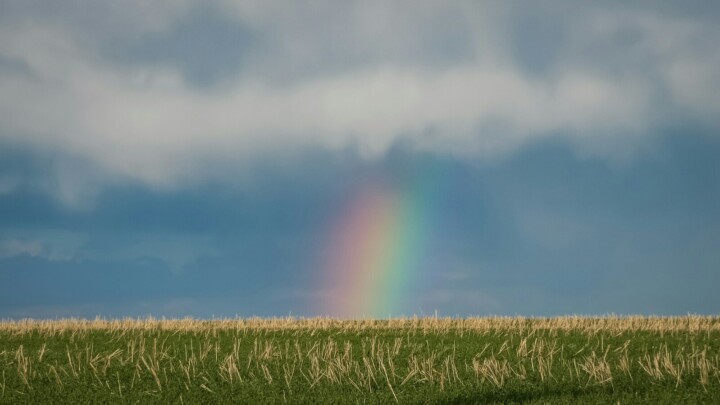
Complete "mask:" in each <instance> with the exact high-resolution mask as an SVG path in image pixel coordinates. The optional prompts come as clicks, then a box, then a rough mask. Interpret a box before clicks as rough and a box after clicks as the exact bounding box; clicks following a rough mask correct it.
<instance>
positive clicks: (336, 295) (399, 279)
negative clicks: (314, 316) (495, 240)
mask: <svg viewBox="0 0 720 405" xmlns="http://www.w3.org/2000/svg"><path fill="white" fill-rule="evenodd" d="M433 185H434V181H433V179H432V178H431V177H425V178H421V179H420V180H419V181H414V182H411V184H407V185H405V187H397V186H393V185H392V184H389V183H388V182H386V181H381V180H375V181H368V182H366V183H364V184H363V185H361V186H360V187H358V188H357V189H356V190H355V192H354V193H353V195H352V198H350V201H349V202H348V203H347V204H345V205H344V206H343V207H342V209H340V212H339V215H337V218H335V220H334V221H333V222H332V225H331V227H330V230H329V232H328V243H327V247H328V248H327V250H326V254H325V259H324V264H323V266H324V271H323V274H324V275H323V277H324V282H325V287H326V290H325V291H326V292H327V293H326V294H325V295H324V299H323V300H322V301H323V302H322V308H320V313H323V314H326V315H331V316H337V317H345V318H385V317H390V316H398V315H402V313H401V312H402V311H404V310H406V309H407V308H408V305H409V304H410V307H412V304H413V303H411V302H407V301H408V294H409V293H411V292H412V290H413V287H416V282H417V280H418V279H419V278H420V276H421V274H419V273H420V272H421V268H422V266H423V264H424V258H425V254H426V251H427V250H428V249H427V248H428V246H427V242H428V240H429V239H428V236H429V235H430V233H431V231H432V229H431V225H432V222H433V221H432V219H433V215H432V213H433V207H432V206H433V203H434V201H435V200H436V198H435V197H436V195H437V193H436V192H435V191H436V190H435V187H433Z"/></svg>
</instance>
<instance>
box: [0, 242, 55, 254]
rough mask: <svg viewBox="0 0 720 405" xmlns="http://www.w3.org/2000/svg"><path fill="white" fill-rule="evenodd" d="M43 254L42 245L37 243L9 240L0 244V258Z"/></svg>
mask: <svg viewBox="0 0 720 405" xmlns="http://www.w3.org/2000/svg"><path fill="white" fill-rule="evenodd" d="M43 252H44V249H43V246H42V244H41V243H40V242H37V241H28V240H20V239H10V240H5V241H2V243H0V258H5V257H12V256H17V255H22V254H26V255H30V256H40V255H41V254H42V253H43Z"/></svg>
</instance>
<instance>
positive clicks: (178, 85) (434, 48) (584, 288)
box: [0, 0, 720, 317]
mask: <svg viewBox="0 0 720 405" xmlns="http://www.w3.org/2000/svg"><path fill="white" fill-rule="evenodd" d="M718 4H719V3H718V2H716V1H707V2H703V1H697V2H665V1H654V2H635V3H630V2H622V1H617V2H615V1H605V2H577V1H552V2H550V1H547V2H546V1H533V2H515V1H497V2H490V1H488V2H476V1H468V2H463V1H457V2H455V1H442V2H441V1H436V2H431V1H357V2H336V1H327V2H324V1H315V2H302V1H287V2H282V1H273V2H269V1H237V2H234V1H230V0H210V1H199V0H175V1H164V0H158V1H141V0H129V1H97V0H92V1H91V0H87V1H85V0H77V1H50V0H47V1H40V0H18V1H14V0H0V317H24V316H35V317H47V316H94V315H96V314H98V313H100V314H105V315H111V316H124V315H147V314H153V315H157V316H162V315H168V316H183V315H196V316H212V315H234V314H240V315H248V316H249V315H287V314H288V313H293V314H298V315H325V313H320V312H318V309H317V305H316V304H315V303H316V301H322V297H323V296H324V294H327V293H328V292H327V291H325V290H323V288H324V287H323V286H322V285H321V283H319V282H318V280H319V278H321V277H322V274H320V273H319V264H318V255H321V254H322V252H323V249H327V247H328V246H332V244H331V243H329V241H328V240H327V237H328V236H327V234H326V232H327V229H328V228H329V227H330V226H331V225H332V223H333V221H335V220H336V219H337V218H336V215H337V212H339V211H341V208H340V207H342V206H343V204H344V203H345V202H347V200H348V199H349V198H352V196H353V195H355V193H356V192H357V188H358V185H359V184H362V183H363V182H367V181H369V180H368V179H370V180H374V179H382V180H383V181H385V182H387V183H388V184H391V185H393V186H397V188H398V189H403V188H404V187H406V186H407V184H410V183H412V181H413V180H414V179H417V178H423V176H424V175H425V174H427V173H428V172H430V171H432V170H438V171H439V172H441V173H442V176H439V178H440V182H442V183H443V190H445V191H444V192H443V193H442V194H443V195H442V203H441V204H439V207H440V208H439V210H438V213H436V215H437V222H438V223H439V225H438V226H437V227H436V229H433V232H434V233H435V238H436V239H437V240H433V243H432V249H430V250H432V252H429V253H431V254H432V256H433V257H435V261H430V262H428V263H424V265H425V267H426V269H425V270H424V273H422V274H416V276H417V278H418V279H420V282H419V283H418V284H417V289H416V290H414V291H411V292H409V295H408V300H407V302H406V303H405V304H404V306H403V308H401V310H402V312H403V313H405V314H413V313H416V314H422V313H432V312H433V311H434V310H439V311H440V312H441V313H444V314H461V315H475V314H488V313H498V314H508V315H512V314H518V313H519V314H526V315H558V314H568V313H594V314H597V313H605V312H620V313H645V314H649V313H657V314H683V313H687V312H701V313H717V312H718V311H720V299H719V298H718V297H717V291H716V290H717V288H716V286H717V285H718V283H720V253H718V252H720V248H718V246H720V231H719V230H720V135H719V134H720V118H718V117H720V6H718Z"/></svg>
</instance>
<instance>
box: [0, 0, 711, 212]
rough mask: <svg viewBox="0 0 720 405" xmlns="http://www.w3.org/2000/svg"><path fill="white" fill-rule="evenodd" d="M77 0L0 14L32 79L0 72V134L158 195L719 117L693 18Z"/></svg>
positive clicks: (594, 142) (625, 11)
mask: <svg viewBox="0 0 720 405" xmlns="http://www.w3.org/2000/svg"><path fill="white" fill-rule="evenodd" d="M77 4H79V5H76V6H73V7H69V10H68V9H63V10H60V9H57V10H55V11H52V12H49V11H47V10H46V9H44V8H43V7H41V6H43V5H45V3H44V2H28V3H25V2H23V3H16V2H10V3H8V5H6V6H5V7H6V10H7V11H8V13H6V17H5V18H3V19H1V20H0V58H2V60H4V61H13V66H23V67H27V70H29V71H31V72H32V73H33V75H18V74H16V73H8V71H7V69H5V70H2V69H0V122H2V124H0V137H2V138H3V139H4V140H6V141H8V142H11V143H17V144H25V145H30V146H42V147H47V148H52V149H55V150H58V151H62V152H64V153H68V154H73V155H77V156H80V157H83V158H85V159H87V160H88V161H90V162H93V163H94V164H96V165H97V166H98V167H99V168H101V171H102V172H106V173H108V174H110V175H115V176H119V177H127V178H132V179H139V180H141V181H143V182H146V183H149V184H153V185H155V186H160V187H173V186H175V185H177V184H178V183H180V182H181V181H182V180H181V179H182V178H183V177H184V176H185V175H187V174H188V173H193V172H197V170H198V168H200V167H202V166H203V165H205V164H206V163H207V162H208V161H215V160H218V159H219V160H230V161H232V160H235V161H244V160H247V159H250V158H251V157H253V156H258V154H264V153H276V152H278V151H292V150H298V149H302V148H305V147H320V148H325V149H330V150H340V149H344V148H347V147H357V148H359V149H360V150H361V151H362V152H363V154H364V155H365V156H368V157H377V156H380V155H382V154H384V153H385V152H386V151H387V150H388V149H389V148H390V147H391V146H392V145H393V144H395V143H397V142H400V141H403V142H406V143H408V144H409V145H411V146H413V147H414V148H416V149H421V150H429V151H433V152H441V153H453V154H464V155H470V156H473V157H474V156H480V157H492V156H498V155H502V154H508V153H511V152H512V151H514V150H516V149H518V148H519V147H521V146H523V145H525V144H527V143H529V142H534V141H537V140H538V139H545V138H546V137H547V136H549V135H552V136H555V135H557V134H563V135H564V136H565V137H566V138H567V139H569V140H570V141H571V142H573V143H575V144H578V145H581V147H582V146H583V145H584V147H586V148H591V149H597V150H599V151H600V152H599V153H600V154H603V155H607V156H614V155H618V154H620V155H622V154H627V153H628V150H632V149H633V148H636V147H637V145H639V144H643V143H647V142H649V140H648V139H649V138H651V137H649V136H648V134H650V133H652V132H657V130H658V129H661V128H663V127H664V126H668V125H676V123H677V122H678V121H679V120H692V121H693V122H695V123H696V124H697V123H699V125H706V126H710V127H713V128H716V127H717V124H718V122H717V119H716V118H715V117H716V116H717V114H718V113H720V100H719V99H718V96H717V94H720V89H718V83H720V80H719V79H720V78H719V77H718V73H717V72H719V71H720V60H719V58H718V56H716V55H720V52H718V49H717V48H718V45H717V44H719V43H720V41H718V40H717V39H718V38H720V35H719V31H718V30H719V29H718V28H717V26H718V25H717V24H715V22H716V21H715V20H716V18H715V17H713V16H716V15H717V13H713V12H707V13H704V14H700V15H697V14H689V13H687V12H681V11H682V10H679V9H676V8H675V7H673V6H669V5H663V4H659V5H658V7H653V8H650V7H649V6H637V5H625V4H624V3H607V4H604V5H603V7H600V6H598V5H579V4H577V3H574V2H573V3H551V4H546V5H542V6H543V7H544V8H543V9H542V11H540V10H539V9H536V8H535V6H526V5H524V4H523V5H521V4H519V3H502V4H499V3H483V4H477V3H462V2H457V3H455V2H453V3H450V4H448V3H417V2H397V3H386V2H357V3H350V4H343V5H339V4H338V3H334V2H327V3H312V4H309V3H308V4H301V3H295V2H290V3H272V4H268V3H266V2H257V3H255V2H237V3H235V2H229V1H217V2H213V3H210V4H209V5H208V4H205V3H203V4H200V3H198V2H192V1H186V2H177V3H176V2H158V3H146V2H135V1H132V2H123V3H111V2H87V3H85V2H80V3H77ZM53 7H57V6H53ZM538 7H539V6H538ZM535 11H537V12H538V13H539V14H536V13H535ZM13 16H14V17H15V18H12V17H13ZM204 24H205V26H204ZM109 47H110V48H111V49H108V48H109ZM219 79H222V80H219ZM198 83H200V84H203V83H205V84H211V85H210V86H200V87H198V86H197V84H198ZM212 84H214V85H212ZM618 139H620V141H618ZM650 141H651V140H650ZM70 177H71V178H72V176H70ZM94 181H97V180H95V179H87V181H83V183H84V182H90V183H92V182H94ZM64 189H65V190H68V191H67V193H66V194H64V196H63V197H62V199H63V200H66V201H69V202H70V203H72V201H74V200H77V199H83V198H84V197H82V195H83V194H82V192H78V193H74V192H73V191H72V190H73V189H77V190H81V191H82V190H84V189H85V186H83V185H82V184H79V185H72V184H70V185H68V187H65V188H64ZM74 195H81V197H73V196H74Z"/></svg>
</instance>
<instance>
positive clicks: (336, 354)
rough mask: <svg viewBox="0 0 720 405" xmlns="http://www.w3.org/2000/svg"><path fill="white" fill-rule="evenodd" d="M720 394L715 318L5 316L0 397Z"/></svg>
mask: <svg viewBox="0 0 720 405" xmlns="http://www.w3.org/2000/svg"><path fill="white" fill-rule="evenodd" d="M285 402H287V403H395V402H399V403H519V402H522V403H618V402H620V403H720V318H718V317H704V316H683V317H615V316H608V317H600V318H586V317H561V318H518V317H513V318H500V317H489V318H437V317H435V318H405V319H391V320H356V321H349V320H336V319H328V318H313V319H296V318H276V319H220V320H207V321H203V320H193V319H180V320H157V319H124V320H104V319H96V320H78V319H68V320H54V321H37V320H22V321H5V322H0V403H8V404H17V403H285Z"/></svg>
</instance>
